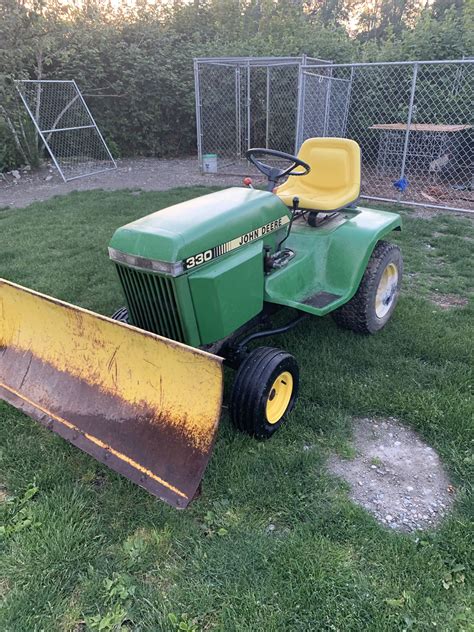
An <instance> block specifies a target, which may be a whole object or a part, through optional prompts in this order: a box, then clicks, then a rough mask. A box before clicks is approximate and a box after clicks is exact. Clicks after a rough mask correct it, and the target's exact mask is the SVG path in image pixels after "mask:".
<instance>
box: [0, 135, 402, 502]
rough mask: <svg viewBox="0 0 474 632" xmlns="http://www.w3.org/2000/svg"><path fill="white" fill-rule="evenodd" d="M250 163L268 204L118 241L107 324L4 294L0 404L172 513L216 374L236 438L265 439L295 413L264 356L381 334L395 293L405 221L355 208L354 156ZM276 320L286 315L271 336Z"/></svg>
mask: <svg viewBox="0 0 474 632" xmlns="http://www.w3.org/2000/svg"><path fill="white" fill-rule="evenodd" d="M247 157H248V159H249V161H250V162H251V163H253V164H254V165H255V166H256V167H257V168H258V169H259V170H260V172H262V173H263V174H264V175H265V176H266V177H267V179H268V190H266V191H262V190H257V189H254V188H252V185H251V182H250V180H249V179H247V180H246V183H247V185H248V186H246V187H235V188H230V189H226V190H223V191H219V192H217V193H212V194H210V195H205V196H202V197H198V198H196V199H193V200H190V201H187V202H184V203H181V204H177V205H175V206H172V207H169V208H167V209H164V210H161V211H159V212H156V213H153V214H151V215H149V216H147V217H143V218H141V219H139V220H137V221H134V222H132V223H130V224H128V225H126V226H123V227H122V228H119V229H118V230H117V231H116V232H115V234H114V235H113V237H112V239H111V242H110V247H109V256H110V259H111V260H112V261H113V262H114V264H115V266H116V269H117V273H118V277H119V280H120V284H121V286H122V289H123V293H124V295H125V301H126V307H123V308H121V309H119V310H118V311H117V312H116V313H115V314H114V315H113V317H112V319H108V318H106V317H103V316H99V315H97V314H93V313H91V312H87V311H86V310H82V309H80V308H78V307H74V306H72V305H68V304H65V303H62V302H60V301H57V300H55V299H52V298H50V297H45V296H43V295H40V294H37V293H35V292H32V291H31V290H26V289H24V288H20V287H19V286H16V285H13V284H11V283H8V282H6V281H3V282H1V283H0V304H1V306H2V307H3V310H0V318H3V320H0V325H1V329H0V396H2V397H3V398H4V399H6V400H7V401H9V402H10V403H12V404H13V405H15V406H17V407H18V408H20V409H22V410H24V411H25V412H26V413H27V414H30V415H31V416H33V417H35V418H36V419H39V420H40V421H41V422H42V423H44V424H45V425H47V426H48V427H49V428H52V429H53V430H55V431H57V432H58V433H59V434H61V435H62V436H64V437H65V438H67V439H68V440H69V441H71V442H72V443H74V444H75V445H77V446H79V447H80V448H82V449H83V450H85V451H86V452H88V453H89V454H92V455H93V456H95V457H96V458H98V459H100V460H101V461H103V462H105V463H107V464H108V465H109V466H110V467H112V468H113V469H115V470H117V471H119V472H121V473H122V474H124V475H126V476H128V477H129V478H131V479H132V480H134V481H135V482H137V483H138V484H140V485H142V486H143V487H145V488H146V489H148V490H149V491H151V492H152V493H154V494H156V495H157V496H159V497H161V498H163V499H164V500H166V501H167V502H170V503H171V504H173V505H175V506H177V507H185V506H186V505H187V504H188V503H189V502H190V500H192V498H193V496H194V495H195V493H196V490H197V488H198V485H199V483H200V480H201V477H202V475H203V472H204V469H205V467H206V464H207V461H208V459H209V456H210V453H211V451H212V446H213V442H214V440H215V435H216V431H217V426H218V421H219V416H220V409H221V400H222V391H223V386H222V385H223V377H222V364H223V363H225V364H227V365H228V366H230V367H232V368H233V369H235V371H236V373H235V380H234V383H233V388H232V392H231V395H230V406H229V410H230V417H231V420H232V422H233V424H234V425H235V426H236V427H237V428H238V429H239V430H241V431H244V432H246V433H248V434H250V435H252V436H255V437H256V438H258V439H266V438H269V437H270V436H271V435H273V433H274V432H275V431H276V430H277V429H278V428H279V427H280V426H281V425H282V423H284V420H285V418H286V416H287V414H288V413H289V411H291V409H292V408H293V406H294V405H295V403H296V399H297V394H298V381H299V371H298V364H297V361H296V359H295V358H294V357H293V356H292V355H291V353H289V352H288V351H286V350H282V349H278V348H274V347H269V346H255V343H256V342H257V341H261V340H263V339H264V338H265V337H269V336H271V337H272V338H274V337H275V335H277V334H280V333H284V332H286V331H288V330H289V329H290V328H292V327H294V326H296V325H298V324H299V323H300V322H301V321H302V320H304V319H305V318H309V317H311V316H325V315H326V314H331V315H332V317H333V318H334V319H335V321H336V323H337V324H338V325H340V326H342V327H345V328H348V329H352V330H353V331H355V332H358V333H365V334H373V333H376V332H377V331H378V330H380V329H381V328H382V327H384V325H385V324H386V323H387V321H388V320H389V319H390V317H391V315H392V313H393V311H394V308H395V305H396V303H397V299H398V295H399V291H400V283H401V278H402V268H403V264H402V257H401V254H400V250H399V248H398V247H397V246H395V245H393V244H391V243H389V242H387V241H385V238H386V236H387V235H388V234H389V233H390V232H391V231H393V230H400V227H401V221H400V217H399V216H398V215H396V214H393V213H388V212H384V211H379V210H372V209H367V208H362V207H359V206H356V205H355V204H354V203H355V201H356V200H357V198H358V196H359V189H360V149H359V146H358V145H357V143H355V142H354V141H351V140H347V139H339V138H313V139H309V140H307V141H305V143H304V144H303V145H302V147H301V150H300V152H299V155H298V156H293V155H290V154H285V153H282V152H277V151H274V150H268V149H250V150H249V151H248V152H247ZM268 158H270V160H271V162H272V164H268ZM264 160H267V162H264ZM275 160H277V162H275ZM275 164H276V165H277V166H272V165H275ZM282 164H283V166H281V165H282ZM283 180H284V182H283V183H281V184H280V182H281V181H283ZM282 307H286V308H291V309H290V310H286V311H285V312H284V313H288V312H289V313H290V314H293V315H292V316H291V317H289V319H288V320H287V321H285V324H280V325H279V326H277V327H276V326H274V325H272V322H271V320H272V316H273V315H274V314H275V312H276V311H277V310H278V309H279V308H282ZM280 320H281V319H280ZM15 323H20V325H19V326H17V325H15Z"/></svg>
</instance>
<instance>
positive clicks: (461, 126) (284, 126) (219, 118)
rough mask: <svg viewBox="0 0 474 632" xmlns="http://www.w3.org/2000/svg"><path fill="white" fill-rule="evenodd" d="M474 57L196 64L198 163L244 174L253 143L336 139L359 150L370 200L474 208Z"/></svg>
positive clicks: (293, 145)
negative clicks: (206, 160)
mask: <svg viewBox="0 0 474 632" xmlns="http://www.w3.org/2000/svg"><path fill="white" fill-rule="evenodd" d="M473 72H474V60H473V59H466V60H455V61H434V62H423V61H420V62H385V63H360V64H331V63H329V62H318V61H315V60H310V59H308V58H305V57H302V58H274V59H268V60H262V59H253V60H248V59H237V60H235V59H234V60H224V59H222V60H218V61H217V60H205V61H203V60H196V61H195V78H196V108H197V123H198V144H199V159H200V161H202V156H203V154H206V153H215V154H217V155H218V158H219V171H221V172H222V171H226V170H228V168H229V166H230V165H232V171H234V172H236V173H247V172H249V167H248V165H247V163H246V161H245V160H244V155H245V151H246V149H247V148H248V147H251V146H253V147H256V146H259V147H270V148H273V149H280V150H282V151H287V152H290V153H293V151H295V150H297V149H298V148H299V147H300V145H301V143H302V142H303V141H304V140H305V139H306V138H311V137H314V136H338V137H346V138H352V139H354V140H356V141H357V142H358V143H359V144H360V146H361V150H362V186H361V195H362V197H364V198H369V199H375V200H383V201H390V202H402V203H404V204H414V205H422V206H428V207H435V208H443V209H448V210H462V211H471V212H474V172H473V166H474V127H473V120H472V116H473V104H474V83H473Z"/></svg>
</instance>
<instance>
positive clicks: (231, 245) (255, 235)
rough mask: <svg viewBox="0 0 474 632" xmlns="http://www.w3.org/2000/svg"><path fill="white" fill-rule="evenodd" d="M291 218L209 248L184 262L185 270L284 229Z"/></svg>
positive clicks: (276, 220)
mask: <svg viewBox="0 0 474 632" xmlns="http://www.w3.org/2000/svg"><path fill="white" fill-rule="evenodd" d="M289 221H290V218H289V217H288V216H287V215H283V216H282V217H279V218H278V219H275V220H273V222H269V223H268V224H265V225H264V226H260V227H259V228H255V229H254V230H251V231H249V232H248V233H244V234H243V235H240V237H236V238H235V239H231V240H230V241H226V242H225V243H224V244H220V246H214V247H213V248H209V250H205V251H204V252H200V253H199V254H197V255H193V256H192V257H188V258H187V259H185V260H184V261H183V265H184V269H185V270H190V269H191V268H195V267H196V266H200V265H201V264H203V263H207V262H208V261H211V260H212V259H215V258H216V257H220V256H221V255H225V254H226V253H227V252H230V251H231V250H235V249H236V248H240V247H241V246H245V244H248V243H250V242H251V241H255V240H256V239H259V238H260V237H263V236H265V235H268V233H273V232H274V231H275V230H278V229H279V228H282V226H285V224H288V222H289Z"/></svg>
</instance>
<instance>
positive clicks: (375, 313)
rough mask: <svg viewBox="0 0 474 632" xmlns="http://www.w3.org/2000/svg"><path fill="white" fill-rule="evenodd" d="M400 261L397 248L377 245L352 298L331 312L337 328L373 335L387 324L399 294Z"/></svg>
mask: <svg viewBox="0 0 474 632" xmlns="http://www.w3.org/2000/svg"><path fill="white" fill-rule="evenodd" d="M402 274H403V259H402V253H401V252H400V248H399V247H398V246H396V245H395V244H391V243H389V242H388V241H379V242H378V244H377V245H376V246H375V248H374V252H373V253H372V256H371V257H370V259H369V263H368V264H367V268H366V270H365V272H364V276H363V277H362V281H361V282H360V285H359V289H358V290H357V292H356V294H355V295H354V296H353V297H352V298H351V300H350V301H348V302H347V303H346V304H345V305H343V306H342V307H340V308H339V309H336V310H335V311H334V312H332V317H333V318H334V320H335V321H336V323H337V324H338V325H340V326H341V327H344V328H345V329H351V330H352V331H357V332H360V333H365V334H374V333H376V332H377V331H379V330H380V329H382V327H384V326H385V325H386V324H387V322H388V321H389V320H390V317H391V316H392V314H393V311H394V309H395V306H396V304H397V301H398V297H399V294H400V286H401V282H402Z"/></svg>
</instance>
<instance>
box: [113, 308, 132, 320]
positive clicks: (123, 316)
mask: <svg viewBox="0 0 474 632" xmlns="http://www.w3.org/2000/svg"><path fill="white" fill-rule="evenodd" d="M110 318H112V320H118V321H119V322H120V323H126V324H127V325H128V324H129V322H130V321H129V319H128V309H127V308H126V307H125V306H124V307H121V308H120V309H118V310H117V311H116V312H114V313H113V314H112V316H111V317H110Z"/></svg>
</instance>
